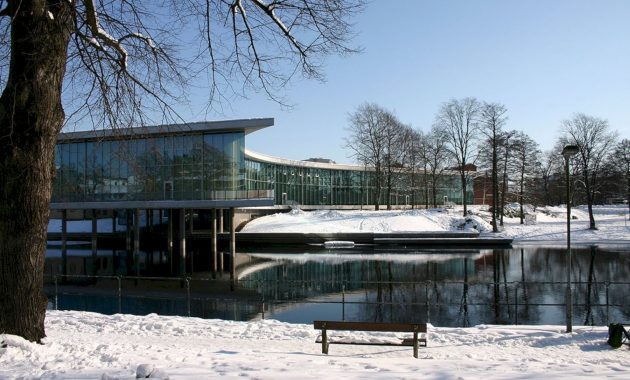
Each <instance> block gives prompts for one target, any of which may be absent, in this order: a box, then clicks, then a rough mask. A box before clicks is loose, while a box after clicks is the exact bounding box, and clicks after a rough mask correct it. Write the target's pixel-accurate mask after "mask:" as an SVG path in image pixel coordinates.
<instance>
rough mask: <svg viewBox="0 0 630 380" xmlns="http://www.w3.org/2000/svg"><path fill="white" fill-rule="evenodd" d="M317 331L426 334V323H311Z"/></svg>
mask: <svg viewBox="0 0 630 380" xmlns="http://www.w3.org/2000/svg"><path fill="white" fill-rule="evenodd" d="M313 326H314V327H315V329H317V330H322V329H326V330H349V331H350V330H355V331H386V332H421V333H425V332H427V324H426V323H373V322H345V321H343V322H342V321H313Z"/></svg>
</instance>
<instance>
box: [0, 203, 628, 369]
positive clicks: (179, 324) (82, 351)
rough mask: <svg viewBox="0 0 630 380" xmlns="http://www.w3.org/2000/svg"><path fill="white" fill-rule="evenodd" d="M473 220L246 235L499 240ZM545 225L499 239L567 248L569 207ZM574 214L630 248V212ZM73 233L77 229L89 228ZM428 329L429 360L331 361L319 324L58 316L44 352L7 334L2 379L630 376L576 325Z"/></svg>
mask: <svg viewBox="0 0 630 380" xmlns="http://www.w3.org/2000/svg"><path fill="white" fill-rule="evenodd" d="M472 211H473V215H471V216H470V217H468V218H466V219H464V218H462V217H461V216H460V210H457V209H454V210H407V211H391V212H386V211H381V212H367V211H365V212H361V211H317V212H301V211H294V212H292V213H289V214H276V215H271V216H267V217H263V218H259V219H257V220H255V221H253V222H251V223H249V224H248V225H247V226H246V227H245V229H244V231H250V232H260V231H268V232H273V231H276V232H278V231H285V232H290V231H294V232H318V231H326V232H335V231H344V232H353V231H373V232H379V231H383V232H394V231H445V230H459V228H458V227H460V226H463V227H464V228H465V229H468V230H471V229H474V230H477V231H480V232H481V233H482V236H484V235H488V234H491V232H489V231H490V229H491V228H490V225H489V224H488V223H487V218H488V215H487V212H485V211H483V210H482V209H480V208H474V207H473V208H472ZM532 215H533V211H532ZM535 215H536V217H535V218H536V221H535V223H533V222H532V223H530V224H527V225H520V224H519V221H518V219H516V218H506V219H505V227H504V228H503V230H502V231H501V233H500V234H501V236H508V237H512V238H514V239H515V241H516V242H517V243H525V244H526V243H527V242H528V241H529V242H531V241H534V242H544V243H554V242H555V243H561V242H563V241H564V240H565V239H566V210H565V209H564V208H553V207H547V208H544V209H539V210H537V211H536V213H535ZM573 215H574V216H575V217H576V219H574V220H572V224H571V227H572V232H571V234H572V240H573V241H574V242H576V243H579V242H586V243H588V242H615V243H620V244H624V245H625V244H630V222H628V220H627V218H628V217H627V208H625V207H622V206H620V207H613V206H607V207H605V206H600V207H597V208H596V220H597V225H598V227H599V229H598V230H597V231H590V230H588V229H587V227H588V214H587V213H586V211H585V209H584V208H581V207H579V208H575V209H574V210H573ZM484 219H485V220H484ZM51 223H52V224H51V230H55V228H56V226H55V225H54V222H51ZM73 223H75V225H74V226H73V225H71V226H70V227H69V230H76V229H79V228H81V226H83V224H85V223H83V224H81V222H73ZM104 227H105V226H104ZM429 331H430V332H429V334H428V342H429V343H428V347H427V348H421V349H420V358H419V359H415V358H413V356H412V349H411V348H410V347H387V346H356V345H332V346H331V347H330V354H329V355H323V354H322V353H321V345H320V344H316V343H315V339H316V337H317V335H318V332H317V331H315V330H314V329H313V327H312V326H311V325H300V324H288V323H282V322H278V321H274V320H258V321H250V322H232V321H224V320H203V319H197V318H185V317H166V316H158V315H155V314H151V315H147V316H132V315H120V314H118V315H113V316H106V315H101V314H95V313H88V312H69V311H65V312H64V311H49V312H48V314H47V318H46V332H47V334H48V337H47V338H46V339H45V340H44V342H43V343H44V344H42V345H39V344H34V343H29V342H26V341H24V340H22V339H20V338H18V337H15V336H9V335H0V341H2V342H3V343H1V344H0V347H1V348H0V379H35V378H36V379H133V378H136V376H137V375H148V374H150V373H153V375H154V377H157V378H160V377H161V378H166V377H169V378H171V379H209V378H226V379H230V378H232V379H278V378H286V379H322V378H324V379H334V378H343V379H366V378H374V379H418V378H423V379H472V378H475V379H476V378H484V379H508V378H509V379H514V378H520V379H524V378H530V379H531V378H533V379H547V378H587V377H588V378H617V379H628V378H630V359H629V358H630V346H628V345H624V346H622V348H619V349H616V350H615V349H612V348H611V347H609V346H608V345H607V344H606V339H607V328H606V327H603V326H596V327H590V326H588V327H582V326H575V327H574V331H573V333H571V334H567V333H564V327H563V326H489V325H481V326H476V327H471V328H443V327H430V328H429ZM401 336H402V335H395V336H394V335H388V334H375V333H361V332H354V333H352V337H353V339H355V340H356V339H359V340H365V341H368V340H374V339H392V338H395V337H401ZM145 377H146V376H145Z"/></svg>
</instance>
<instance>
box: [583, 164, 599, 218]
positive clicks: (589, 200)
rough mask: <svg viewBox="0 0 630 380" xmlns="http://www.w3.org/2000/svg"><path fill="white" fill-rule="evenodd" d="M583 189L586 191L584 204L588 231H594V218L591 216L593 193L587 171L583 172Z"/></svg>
mask: <svg viewBox="0 0 630 380" xmlns="http://www.w3.org/2000/svg"><path fill="white" fill-rule="evenodd" d="M584 188H585V190H586V204H587V207H588V219H589V227H588V228H589V229H590V230H596V229H597V227H596V226H595V217H594V216H593V198H594V196H593V192H592V191H591V182H590V180H589V171H588V170H584Z"/></svg>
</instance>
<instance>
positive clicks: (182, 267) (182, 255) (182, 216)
mask: <svg viewBox="0 0 630 380" xmlns="http://www.w3.org/2000/svg"><path fill="white" fill-rule="evenodd" d="M178 212H179V223H178V224H179V228H178V230H179V274H180V276H183V275H185V274H186V210H185V209H183V208H180V209H179V210H178Z"/></svg>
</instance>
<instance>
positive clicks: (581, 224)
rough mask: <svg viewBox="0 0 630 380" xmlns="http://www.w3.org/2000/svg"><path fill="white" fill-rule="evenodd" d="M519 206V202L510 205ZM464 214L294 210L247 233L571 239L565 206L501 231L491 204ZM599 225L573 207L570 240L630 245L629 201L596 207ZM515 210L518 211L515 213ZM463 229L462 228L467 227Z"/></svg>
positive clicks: (514, 221)
mask: <svg viewBox="0 0 630 380" xmlns="http://www.w3.org/2000/svg"><path fill="white" fill-rule="evenodd" d="M510 206H511V207H508V209H509V208H512V209H513V210H514V211H516V210H518V205H516V204H513V205H510ZM469 210H470V215H469V216H467V217H466V218H464V217H462V209H461V207H456V208H452V209H428V210H425V209H415V210H397V211H338V210H330V211H310V212H305V211H301V210H293V211H292V212H289V213H277V214H273V215H269V216H264V217H261V218H258V219H254V220H253V221H251V222H249V223H248V224H246V225H245V227H244V228H243V229H242V232H302V233H317V232H376V233H378V232H422V231H462V230H463V231H472V232H480V233H481V235H480V236H481V237H507V238H512V239H514V242H515V243H516V244H545V245H550V244H552V245H553V244H566V231H567V225H566V215H567V214H566V212H567V210H566V207H562V206H561V207H549V206H548V207H542V208H537V209H536V210H535V211H534V210H533V208H532V207H527V208H526V213H528V214H529V217H528V220H527V222H526V224H520V218H518V217H505V218H504V226H503V227H500V232H499V233H492V226H491V224H490V223H489V222H490V213H489V212H488V211H487V207H484V206H470V207H469ZM593 213H594V217H595V221H596V225H597V228H598V229H597V230H589V229H588V227H589V218H588V211H587V210H586V207H585V206H580V207H574V208H572V209H571V216H572V219H571V241H572V243H575V244H590V243H602V242H604V243H606V242H608V243H622V244H630V221H628V208H627V206H624V205H609V206H594V210H593ZM512 215H517V214H516V213H513V214H512ZM462 228H463V229H462Z"/></svg>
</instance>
